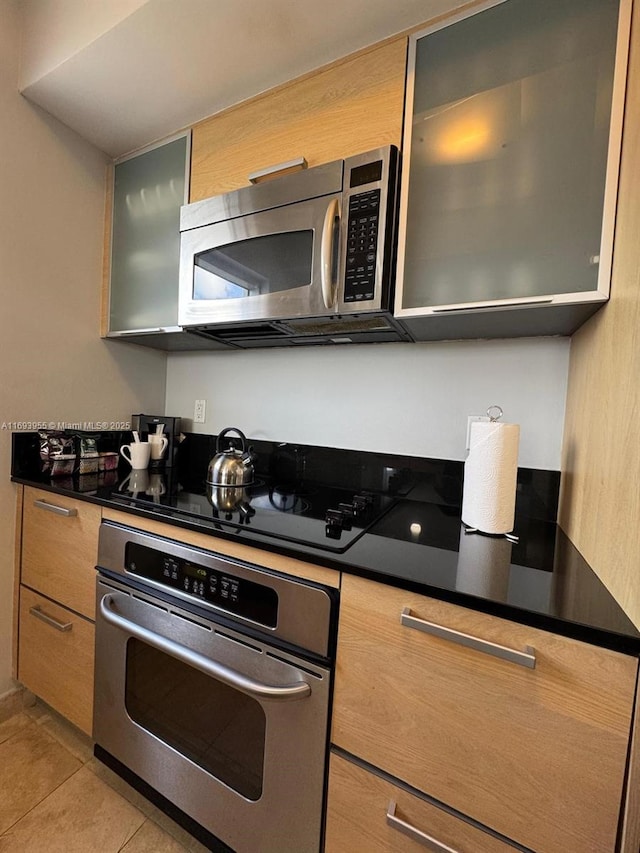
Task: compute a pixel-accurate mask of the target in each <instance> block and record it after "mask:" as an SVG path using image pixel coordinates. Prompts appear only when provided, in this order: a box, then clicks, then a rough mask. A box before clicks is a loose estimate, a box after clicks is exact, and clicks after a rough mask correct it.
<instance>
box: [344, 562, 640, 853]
mask: <svg viewBox="0 0 640 853" xmlns="http://www.w3.org/2000/svg"><path fill="white" fill-rule="evenodd" d="M434 629H435V630H434ZM465 638H466V639H465ZM469 638H472V639H473V643H472V644H471V646H470V645H469V644H468V640H469ZM461 640H462V644H461ZM476 641H477V642H476ZM505 654H506V655H507V657H506V659H505V657H504V655H505ZM496 655H497V656H496ZM532 664H533V668H532ZM637 668H638V662H637V660H636V659H635V658H633V657H631V656H627V655H623V654H620V653H617V652H612V651H609V650H608V649H603V648H599V647H596V646H593V645H590V644H587V643H583V642H578V641H576V640H573V639H570V638H567V637H562V636H557V635H555V634H552V633H549V632H546V631H542V630H539V629H536V628H531V627H529V626H526V625H521V624H516V623H512V622H510V621H508V620H505V619H499V618H496V617H493V616H489V615H487V614H484V613H479V612H476V611H473V610H469V609H467V608H464V607H459V606H457V605H453V604H449V603H447V602H442V601H438V600H435V599H432V598H429V597H427V596H423V595H419V594H416V593H411V592H407V591H404V590H400V589H393V588H391V587H388V586H384V585H382V584H379V583H375V582H372V581H367V580H364V579H362V578H356V577H353V576H350V575H347V576H345V577H344V579H343V585H342V590H341V603H340V626H339V633H338V654H337V664H336V682H335V693H334V710H333V730H332V742H333V743H334V744H335V745H336V746H338V747H341V748H342V749H343V750H345V751H346V752H348V753H350V754H352V755H356V756H358V758H360V759H362V760H364V761H366V762H367V763H368V764H371V765H372V766H374V767H379V768H380V769H381V770H383V771H385V772H386V773H388V774H389V775H390V776H393V777H395V778H397V779H401V780H402V781H403V782H405V783H406V784H408V785H410V786H411V787H412V788H415V789H417V790H418V791H421V792H423V793H425V794H427V795H428V796H429V797H432V798H433V799H434V800H437V801H438V802H441V803H444V804H446V805H447V806H448V807H450V808H452V809H454V810H455V811H456V812H460V813H462V814H464V815H467V816H468V817H469V818H471V819H472V820H474V821H477V822H478V823H479V824H481V825H482V826H486V827H488V828H489V829H491V830H492V831H494V832H496V833H498V834H499V835H500V836H501V837H505V838H508V839H510V840H511V841H512V842H513V843H515V844H521V845H523V846H524V847H528V848H530V849H531V850H535V851H537V852H538V853H569V851H572V852H573V851H575V852H576V853H578V851H581V853H582V851H585V853H586V851H594V853H595V851H598V853H613V851H614V850H615V846H616V834H617V828H618V820H619V816H620V804H621V799H622V795H623V790H624V782H625V773H626V761H627V748H628V742H629V733H630V725H631V717H632V711H633V703H634V694H635V685H636V676H637Z"/></svg>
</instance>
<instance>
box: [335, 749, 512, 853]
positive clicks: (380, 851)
mask: <svg viewBox="0 0 640 853" xmlns="http://www.w3.org/2000/svg"><path fill="white" fill-rule="evenodd" d="M438 845H440V846H438ZM346 850H348V851H350V853H424V851H425V850H432V851H436V850H439V851H441V853H446V851H455V853H514V851H515V848H514V847H512V846H511V845H510V844H507V843H505V842H504V841H501V840H500V839H499V838H496V837H494V836H492V835H489V834H488V833H486V832H483V831H482V830H481V829H478V828H476V827H475V826H473V825H472V824H470V823H468V822H467V821H465V820H461V819H460V818H458V817H456V816H454V815H452V814H450V813H449V812H446V811H444V810H443V809H441V808H438V806H436V805H434V804H432V803H429V802H427V801H426V800H423V799H420V798H419V797H417V796H415V795H413V794H411V793H408V792H407V791H406V790H403V789H402V788H399V787H398V786H397V785H393V784H392V783H391V782H389V781H387V780H386V779H382V778H381V777H380V776H378V775H376V774H374V773H371V772H369V771H367V770H365V769H363V768H362V767H359V766H357V765H356V764H354V763H352V762H351V761H347V760H345V759H344V758H343V757H341V756H338V755H335V754H334V755H332V756H331V765H330V771H329V795H328V804H327V829H326V841H325V853H344V851H346Z"/></svg>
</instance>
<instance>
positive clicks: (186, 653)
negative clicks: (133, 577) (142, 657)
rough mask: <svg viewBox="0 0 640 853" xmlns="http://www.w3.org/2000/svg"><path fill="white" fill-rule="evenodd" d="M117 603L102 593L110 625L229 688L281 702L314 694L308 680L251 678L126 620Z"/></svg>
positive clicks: (102, 610) (102, 606) (102, 607)
mask: <svg viewBox="0 0 640 853" xmlns="http://www.w3.org/2000/svg"><path fill="white" fill-rule="evenodd" d="M114 604H115V601H114V596H113V595H110V594H109V595H105V596H103V597H102V599H101V600H100V615H101V616H102V618H103V619H104V620H105V621H106V622H108V623H109V624H110V625H113V626H114V627H116V628H120V630H121V631H124V632H126V633H128V634H131V636H132V637H136V638H137V639H138V640H142V641H143V642H145V643H148V644H149V645H150V646H153V648H155V649H158V650H159V651H162V652H165V653H166V654H168V655H170V656H171V657H173V658H175V659H176V660H179V661H182V663H186V664H187V665H188V666H192V667H193V668H194V669H198V670H200V672H203V673H204V674H205V675H209V676H211V677H212V678H216V679H217V680H218V681H221V682H222V683H223V684H227V685H228V686H229V687H235V688H236V689H237V690H240V691H242V693H247V694H249V695H250V696H254V697H255V698H256V699H271V700H274V699H275V700H277V701H279V702H287V701H291V700H292V699H304V698H305V697H306V696H309V695H310V693H311V686H310V685H309V684H307V682H306V681H297V682H295V684H288V685H286V686H283V687H276V686H275V685H272V684H264V683H263V682H261V681H256V680H255V679H253V678H249V677H248V676H246V675H243V674H242V673H241V672H237V671H236V670H235V669H231V668H230V667H228V666H224V664H221V663H217V662H216V661H212V660H210V659H209V658H207V657H205V656H204V655H201V654H200V653H199V652H194V651H192V650H191V649H188V648H187V647H186V646H183V645H181V644H180V643H175V642H174V641H173V640H168V639H167V638H166V637H163V636H161V635H160V634H156V633H155V632H154V631H150V630H149V629H148V628H144V627H143V626H142V625H136V623H135V622H131V621H130V620H129V619H125V618H124V616H120V615H119V614H118V613H114V611H113V609H112V606H113V605H114Z"/></svg>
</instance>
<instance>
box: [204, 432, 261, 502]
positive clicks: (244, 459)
mask: <svg viewBox="0 0 640 853" xmlns="http://www.w3.org/2000/svg"><path fill="white" fill-rule="evenodd" d="M230 432H235V433H236V435H237V436H238V438H239V439H240V441H241V443H242V446H241V448H240V450H236V448H235V447H234V446H233V444H231V445H230V446H229V447H228V448H226V449H223V447H222V442H223V441H224V439H225V438H226V437H227V436H228V435H229V433H230ZM251 483H253V462H252V459H251V451H250V450H249V449H248V446H247V439H246V438H245V436H244V433H243V432H241V431H240V430H239V429H238V428H237V427H227V428H226V429H223V430H222V432H220V434H219V435H218V438H217V439H216V455H215V456H214V457H213V459H212V460H211V462H210V463H209V469H208V471H207V484H208V485H210V486H224V487H226V488H238V487H240V488H242V487H244V486H250V485H251Z"/></svg>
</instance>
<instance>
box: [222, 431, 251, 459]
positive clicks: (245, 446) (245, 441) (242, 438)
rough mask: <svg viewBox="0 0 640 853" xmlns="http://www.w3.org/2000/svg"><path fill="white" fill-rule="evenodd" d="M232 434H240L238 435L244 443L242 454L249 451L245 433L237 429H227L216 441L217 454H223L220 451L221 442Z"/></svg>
mask: <svg viewBox="0 0 640 853" xmlns="http://www.w3.org/2000/svg"><path fill="white" fill-rule="evenodd" d="M230 432H236V433H238V435H239V436H240V440H241V441H242V452H243V453H245V452H246V449H247V439H246V438H245V435H244V433H243V432H241V431H240V430H239V429H238V428H237V427H226V429H223V430H222V432H221V433H220V434H219V435H218V438H217V439H216V453H221V452H222V451H221V450H220V442H221V441H222V439H223V438H224V437H225V436H226V435H227V434H228V433H230Z"/></svg>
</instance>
